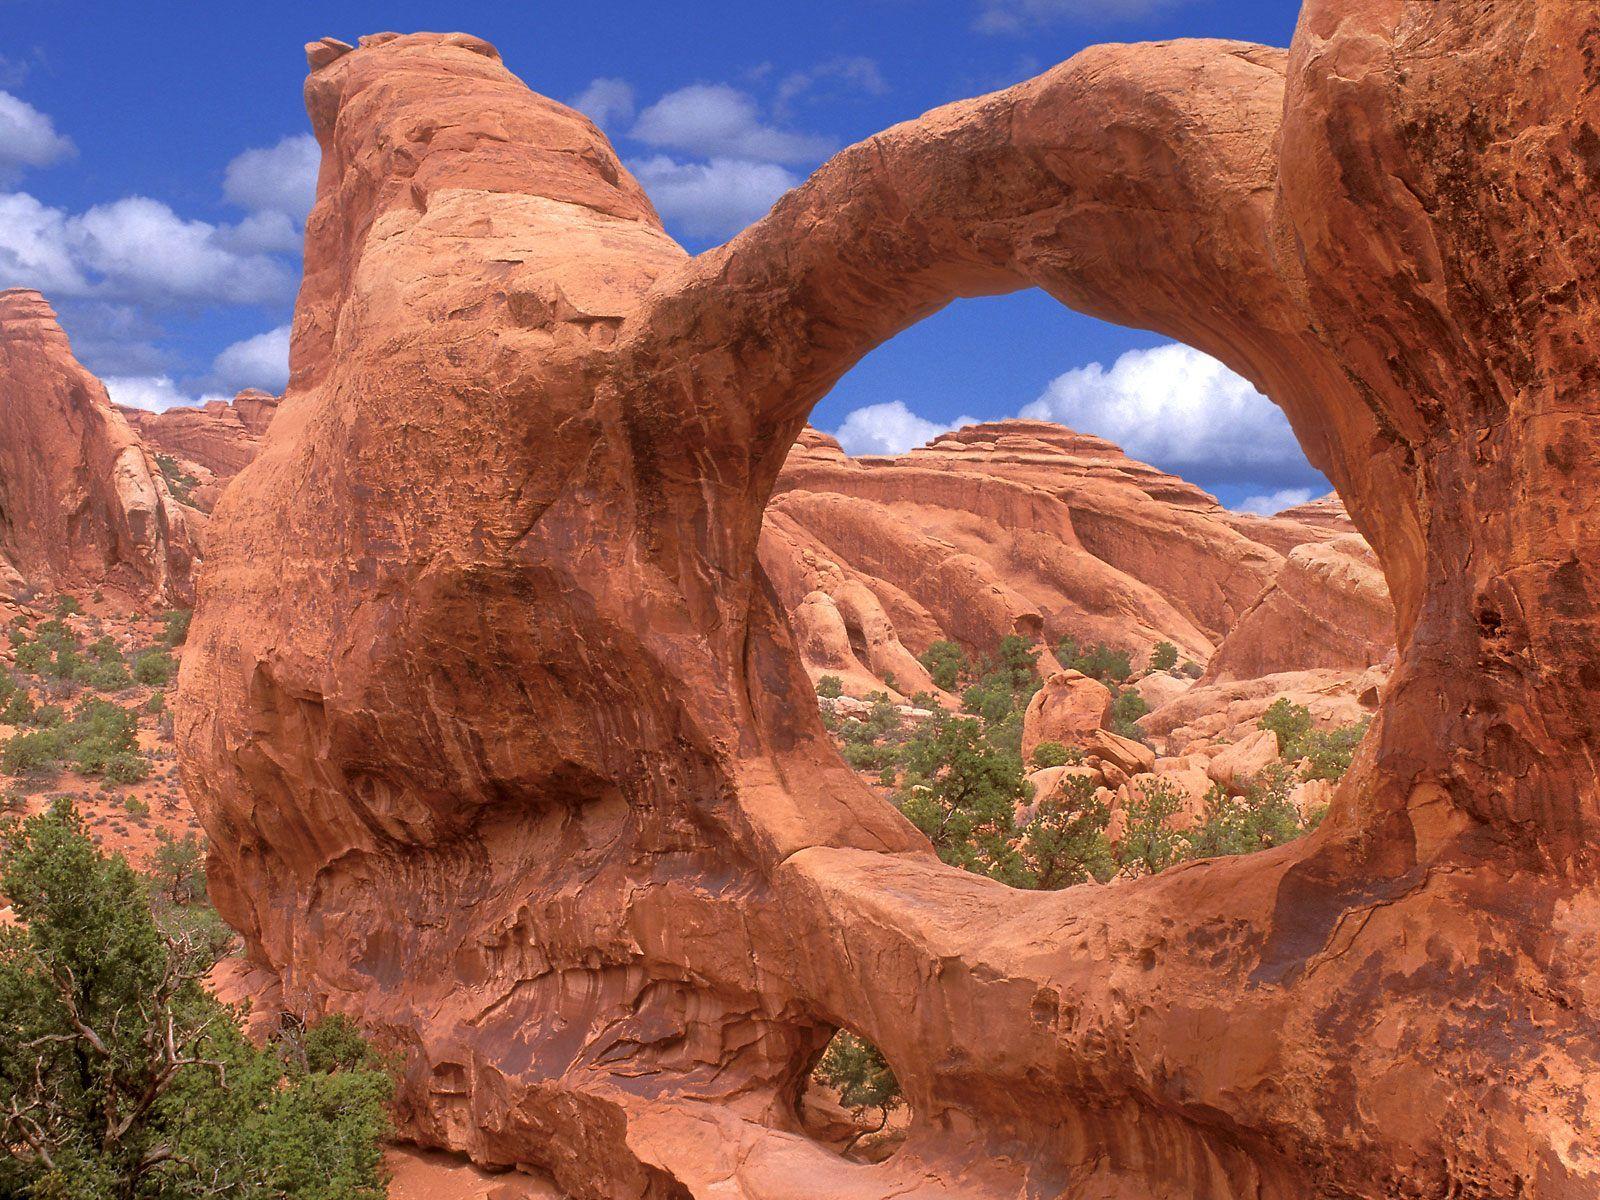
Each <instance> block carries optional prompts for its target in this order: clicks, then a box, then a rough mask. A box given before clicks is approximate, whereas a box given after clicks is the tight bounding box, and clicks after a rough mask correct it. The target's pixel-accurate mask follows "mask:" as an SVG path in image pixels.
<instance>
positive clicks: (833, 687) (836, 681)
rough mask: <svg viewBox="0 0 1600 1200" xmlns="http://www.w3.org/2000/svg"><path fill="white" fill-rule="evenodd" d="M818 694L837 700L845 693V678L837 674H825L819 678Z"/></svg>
mask: <svg viewBox="0 0 1600 1200" xmlns="http://www.w3.org/2000/svg"><path fill="white" fill-rule="evenodd" d="M817 695H819V696H823V697H826V698H827V699H829V700H837V699H838V698H839V697H840V696H842V695H844V680H842V679H840V678H839V677H838V676H837V675H824V676H823V677H822V678H821V679H819V680H817Z"/></svg>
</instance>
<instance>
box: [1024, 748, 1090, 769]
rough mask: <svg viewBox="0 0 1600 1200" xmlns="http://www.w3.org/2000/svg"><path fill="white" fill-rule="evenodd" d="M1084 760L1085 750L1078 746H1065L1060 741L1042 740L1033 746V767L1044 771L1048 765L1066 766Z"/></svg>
mask: <svg viewBox="0 0 1600 1200" xmlns="http://www.w3.org/2000/svg"><path fill="white" fill-rule="evenodd" d="M1082 761H1083V751H1082V750H1080V749H1078V747H1076V746H1065V745H1063V744H1062V743H1060V742H1040V743H1039V744H1038V745H1037V746H1035V747H1034V748H1033V767H1034V770H1036V771H1042V770H1044V769H1045V768H1046V767H1064V766H1067V765H1068V764H1069V763H1080V762H1082Z"/></svg>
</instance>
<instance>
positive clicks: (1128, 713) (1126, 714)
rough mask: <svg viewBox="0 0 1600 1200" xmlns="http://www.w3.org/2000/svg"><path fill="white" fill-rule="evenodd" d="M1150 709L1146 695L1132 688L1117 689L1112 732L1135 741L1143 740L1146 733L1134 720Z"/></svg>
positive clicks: (1113, 705)
mask: <svg viewBox="0 0 1600 1200" xmlns="http://www.w3.org/2000/svg"><path fill="white" fill-rule="evenodd" d="M1149 711H1150V706H1149V705H1148V704H1146V703H1145V702H1144V697H1143V696H1141V695H1139V693H1138V692H1136V691H1134V690H1133V689H1132V688H1119V689H1117V691H1116V693H1115V695H1114V697H1113V699H1112V701H1111V732H1112V733H1115V734H1117V735H1118V736H1119V737H1125V738H1129V739H1131V740H1133V741H1136V742H1137V741H1143V740H1144V734H1143V733H1142V732H1141V731H1140V729H1139V727H1138V725H1136V724H1135V723H1134V722H1136V721H1138V719H1139V718H1140V717H1142V716H1144V715H1145V713H1147V712H1149Z"/></svg>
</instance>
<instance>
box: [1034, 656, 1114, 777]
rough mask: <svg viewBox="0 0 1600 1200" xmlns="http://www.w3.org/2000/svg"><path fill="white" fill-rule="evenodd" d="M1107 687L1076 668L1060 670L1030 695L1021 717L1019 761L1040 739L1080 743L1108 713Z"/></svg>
mask: <svg viewBox="0 0 1600 1200" xmlns="http://www.w3.org/2000/svg"><path fill="white" fill-rule="evenodd" d="M1111 702H1112V696H1111V692H1110V690H1109V689H1108V688H1107V687H1106V686H1105V684H1103V683H1101V682H1100V681H1099V680H1097V679H1091V678H1089V676H1087V675H1084V674H1082V673H1081V672H1079V671H1059V672H1057V673H1055V674H1053V675H1051V676H1050V678H1048V679H1046V680H1045V681H1044V686H1043V687H1041V688H1040V689H1039V690H1038V691H1037V692H1035V693H1034V694H1033V699H1032V700H1030V701H1029V702H1028V708H1027V711H1026V712H1025V713H1024V714H1023V718H1022V761H1023V762H1025V763H1029V762H1032V761H1033V752H1034V750H1036V749H1037V748H1038V746H1039V743H1040V742H1059V743H1061V744H1062V745H1063V746H1081V745H1083V744H1084V742H1085V741H1086V740H1087V739H1088V737H1089V736H1090V735H1091V734H1092V733H1094V732H1095V731H1096V730H1098V729H1099V728H1100V727H1101V726H1103V725H1104V724H1105V723H1106V721H1107V720H1108V719H1109V718H1110V716H1111Z"/></svg>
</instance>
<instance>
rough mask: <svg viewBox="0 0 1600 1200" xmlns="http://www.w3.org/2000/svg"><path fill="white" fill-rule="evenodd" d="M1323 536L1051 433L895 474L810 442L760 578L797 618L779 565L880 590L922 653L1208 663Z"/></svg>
mask: <svg viewBox="0 0 1600 1200" xmlns="http://www.w3.org/2000/svg"><path fill="white" fill-rule="evenodd" d="M1328 536H1329V533H1328V531H1326V530H1325V529H1322V528H1319V527H1315V526H1311V525H1300V524H1296V523H1293V522H1285V521H1279V520H1276V519H1264V518H1257V517H1248V516H1243V515H1241V514H1238V513H1231V512H1228V511H1227V510H1225V509H1224V508H1222V506H1221V505H1220V504H1218V503H1217V501H1216V499H1215V498H1214V497H1212V496H1210V495H1207V494H1206V493H1205V492H1203V491H1202V490H1201V489H1199V488H1197V487H1195V486H1194V485H1193V484H1190V483H1187V482H1185V481H1184V480H1181V479H1178V478H1177V477H1175V476H1172V475H1168V474H1166V473H1165V472H1164V471H1160V470H1158V469H1156V468H1155V467H1152V466H1149V465H1147V464H1145V463H1141V462H1139V461H1137V460H1136V459H1131V458H1129V457H1128V456H1127V455H1126V454H1124V453H1123V452H1122V451H1121V450H1120V449H1118V448H1117V447H1116V446H1115V445H1113V444H1112V443H1111V442H1108V441H1106V440H1105V439H1104V438H1098V437H1091V436H1088V435H1086V434H1079V433H1074V432H1073V431H1072V430H1070V429H1066V428H1064V427H1062V426H1060V425H1054V424H1051V423H1049V422H1045V421H1022V420H1012V421H999V422H994V423H990V424H984V425H974V426H970V427H968V428H966V429H961V430H957V431H956V432H954V433H947V434H943V435H941V436H940V437H939V438H937V439H935V440H934V441H933V442H932V443H930V444H929V445H927V446H924V447H921V448H920V449H916V450H913V451H911V452H910V453H909V454H905V455H901V456H898V457H892V458H886V457H872V456H866V457H859V458H849V457H847V456H846V455H845V454H844V452H843V451H842V450H841V449H840V448H839V445H838V443H837V442H836V441H834V439H833V438H831V437H829V436H828V435H826V434H823V433H820V432H818V431H816V430H813V429H810V428H808V429H806V430H805V431H804V432H803V433H802V435H801V437H800V440H799V441H798V442H797V443H796V445H795V447H794V449H793V451H792V452H791V453H790V455H789V457H788V460H787V461H786V463H785V465H784V469H783V471H782V472H781V473H780V474H779V476H778V482H777V487H776V492H775V495H774V496H773V499H772V503H771V506H770V508H769V512H768V518H767V529H766V532H765V533H764V534H763V538H762V547H761V561H762V565H763V566H764V567H765V568H766V570H767V573H768V575H769V576H770V577H771V578H772V579H773V582H774V584H775V585H776V586H777V588H778V594H779V596H780V597H781V598H782V599H783V602H784V604H785V607H786V608H788V609H790V610H791V611H793V610H794V609H795V608H797V607H798V605H799V604H800V602H801V601H802V600H803V598H804V592H803V591H802V590H801V589H802V588H803V587H804V586H805V581H804V580H802V579H798V578H796V573H795V572H794V571H793V570H792V569H791V568H789V567H788V565H787V562H786V561H785V560H788V559H792V558H794V557H795V556H796V555H797V554H798V555H800V556H801V557H804V558H807V559H808V560H810V561H814V562H820V563H828V564H831V565H832V566H833V567H835V568H836V569H837V571H838V572H839V573H841V574H842V575H844V576H845V577H847V578H851V579H853V580H856V581H858V582H860V583H862V584H864V585H865V586H867V587H868V588H870V589H872V591H873V592H874V593H875V594H876V595H877V596H878V599H879V602H880V603H881V605H882V607H883V608H884V610H885V612H886V613H887V614H888V616H889V618H890V620H891V623H892V625H893V627H894V629H895V631H896V634H897V635H898V640H899V641H901V642H902V643H903V644H905V645H906V646H907V647H908V648H910V649H912V650H914V651H916V652H918V653H920V652H921V651H923V650H925V649H926V648H927V646H928V644H929V643H930V642H932V641H935V640H940V639H945V640H950V641H955V642H958V643H960V644H961V645H962V646H963V647H964V648H965V649H966V650H967V651H968V653H969V654H973V655H978V654H984V653H988V652H989V651H992V650H993V648H994V646H995V643H997V642H998V641H999V640H1000V639H1001V638H1002V637H1004V636H1006V635H1007V634H1013V633H1018V634H1022V635H1023V636H1028V637H1035V638H1040V637H1042V638H1044V639H1045V640H1046V641H1047V642H1050V643H1054V642H1055V641H1057V640H1058V639H1060V638H1062V637H1065V636H1072V637H1075V638H1078V639H1079V640H1080V641H1083V642H1107V643H1109V644H1112V645H1115V646H1120V647H1123V648H1126V649H1129V650H1132V651H1134V652H1135V653H1136V654H1137V655H1139V656H1142V655H1143V653H1145V652H1147V651H1148V650H1149V648H1150V647H1151V646H1152V645H1154V644H1155V643H1156V642H1158V641H1170V642H1172V643H1173V644H1174V645H1176V646H1177V647H1178V649H1179V650H1180V651H1181V652H1182V653H1183V654H1184V655H1185V656H1186V657H1189V658H1192V659H1194V660H1196V661H1198V662H1204V661H1206V660H1207V659H1208V658H1209V657H1210V656H1211V653H1212V651H1213V649H1214V648H1215V646H1216V644H1217V643H1218V642H1220V641H1221V640H1222V638H1223V636H1224V635H1225V634H1226V633H1227V631H1228V630H1229V629H1231V628H1232V627H1233V626H1234V624H1235V623H1236V622H1237V621H1238V619H1239V617H1240V615H1241V614H1243V613H1244V612H1245V611H1246V610H1247V609H1248V608H1249V607H1250V606H1251V604H1252V603H1253V602H1255V600H1256V599H1257V597H1258V596H1259V594H1260V593H1261V591H1262V589H1263V588H1265V587H1266V586H1268V584H1270V583H1271V581H1272V580H1273V579H1274V578H1275V577H1276V576H1277V574H1278V572H1279V570H1280V569H1281V567H1282V564H1283V550H1284V549H1287V548H1288V547H1290V546H1294V545H1298V544H1299V543H1300V542H1302V541H1307V540H1310V541H1320V540H1323V539H1325V538H1327V537H1328Z"/></svg>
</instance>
